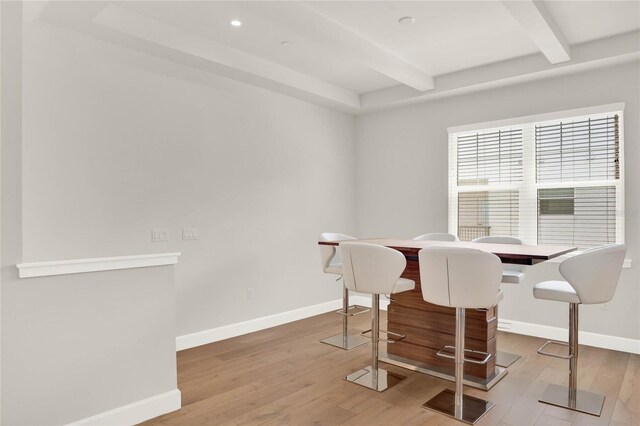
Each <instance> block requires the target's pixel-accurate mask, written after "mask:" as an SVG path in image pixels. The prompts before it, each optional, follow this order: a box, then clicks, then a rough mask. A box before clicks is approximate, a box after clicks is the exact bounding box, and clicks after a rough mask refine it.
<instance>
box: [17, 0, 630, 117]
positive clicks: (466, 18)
mask: <svg viewBox="0 0 640 426" xmlns="http://www.w3.org/2000/svg"><path fill="white" fill-rule="evenodd" d="M25 17H26V19H27V20H35V19H39V20H42V21H45V22H48V23H50V24H54V25H58V26H62V27H65V28H68V29H71V30H74V31H80V32H82V33H84V34H87V35H90V36H92V37H97V38H100V39H103V40H107V41H109V42H112V43H117V44H119V45H122V46H125V47H130V48H134V49H137V50H142V51H144V52H147V53H150V54H153V55H156V56H161V57H164V58H166V59H168V60H171V61H176V62H180V63H184V64H187V65H189V66H193V67H196V68H199V69H202V70H204V71H207V72H211V73H216V74H220V75H223V76H225V77H229V78H233V79H236V80H239V81H243V82H245V83H248V84H252V85H256V86H259V87H263V88H267V89H270V90H274V91H278V92H281V93H285V94H287V95H290V96H295V97H299V98H302V99H306V100H310V101H312V102H316V103H320V104H324V105H328V106H331V107H334V108H338V109H341V110H345V111H349V112H353V113H358V112H361V111H368V110H373V109H379V108H386V107H389V106H392V105H397V104H403V103H407V102H414V101H418V100H422V99H428V98H435V97H441V96H448V95H451V94H456V93H463V92H468V91H472V90H480V89H484V88H487V87H496V86H500V85H504V84H510V83H514V82H519V81H528V80H532V79H536V78H542V77H546V76H549V75H555V74H560V73H569V72H575V71H577V70H581V69H588V68H593V67H598V66H604V65H607V64H611V63H619V62H624V61H631V60H635V59H637V58H638V57H640V2H639V1H545V2H542V1H529V0H521V1H407V2H405V1H372V2H370V1H313V2H300V1H118V2H102V1H83V2H66V1H65V2H62V1H49V2H40V3H38V2H27V3H25ZM403 17H406V18H412V19H405V20H404V21H403V22H406V21H409V22H411V21H413V23H408V24H406V23H405V24H403V23H400V22H399V20H400V19H401V18H403ZM233 20H237V21H240V22H241V25H240V26H233V25H231V24H230V23H231V21H233Z"/></svg>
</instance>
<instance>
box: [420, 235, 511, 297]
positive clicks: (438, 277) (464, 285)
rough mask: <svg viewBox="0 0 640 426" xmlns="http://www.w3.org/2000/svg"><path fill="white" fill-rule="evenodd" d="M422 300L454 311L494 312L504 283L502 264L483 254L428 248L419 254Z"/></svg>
mask: <svg viewBox="0 0 640 426" xmlns="http://www.w3.org/2000/svg"><path fill="white" fill-rule="evenodd" d="M418 260H419V262H420V282H421V284H420V285H421V287H422V298H423V299H424V300H425V301H426V302H429V303H433V304H436V305H441V306H449V307H454V308H491V307H493V306H495V304H496V297H497V295H498V291H499V289H500V282H501V281H502V263H501V262H500V258H499V257H498V256H496V255H495V254H492V253H488V252H486V251H482V250H476V249H469V248H451V247H428V248H424V249H422V250H420V252H419V253H418Z"/></svg>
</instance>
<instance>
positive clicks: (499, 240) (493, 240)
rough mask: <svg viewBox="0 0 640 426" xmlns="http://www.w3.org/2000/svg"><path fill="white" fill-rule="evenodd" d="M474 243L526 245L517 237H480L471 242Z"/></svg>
mask: <svg viewBox="0 0 640 426" xmlns="http://www.w3.org/2000/svg"><path fill="white" fill-rule="evenodd" d="M471 242H472V243H487V244H519V245H522V244H524V243H523V242H522V240H521V239H520V238H516V237H498V236H495V237H494V236H491V237H480V238H475V239H473V240H471Z"/></svg>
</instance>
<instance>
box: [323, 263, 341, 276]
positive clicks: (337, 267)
mask: <svg viewBox="0 0 640 426" xmlns="http://www.w3.org/2000/svg"><path fill="white" fill-rule="evenodd" d="M324 272H325V273H326V274H336V275H342V264H340V263H337V264H334V265H329V266H327V267H326V268H324Z"/></svg>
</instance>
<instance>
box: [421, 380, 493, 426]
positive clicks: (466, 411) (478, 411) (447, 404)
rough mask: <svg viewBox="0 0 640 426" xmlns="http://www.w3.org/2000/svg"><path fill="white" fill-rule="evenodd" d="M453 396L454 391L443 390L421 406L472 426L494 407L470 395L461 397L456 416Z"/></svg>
mask: <svg viewBox="0 0 640 426" xmlns="http://www.w3.org/2000/svg"><path fill="white" fill-rule="evenodd" d="M455 396H456V393H455V392H454V391H452V390H450V389H445V390H443V391H442V392H440V393H439V394H437V395H436V396H434V397H433V398H431V399H430V400H429V401H427V402H425V403H424V404H422V406H423V407H424V408H426V409H428V410H431V411H435V412H437V413H440V414H444V415H445V416H449V417H451V418H454V419H456V420H460V421H463V422H465V423H469V424H471V425H472V424H475V423H476V422H477V421H478V420H480V419H481V418H482V416H484V415H485V414H487V412H488V411H489V410H491V409H492V408H493V406H494V405H495V404H494V403H493V402H491V401H485V400H484V399H480V398H476V397H474V396H470V395H463V397H462V413H460V414H459V415H458V416H456V407H455Z"/></svg>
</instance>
